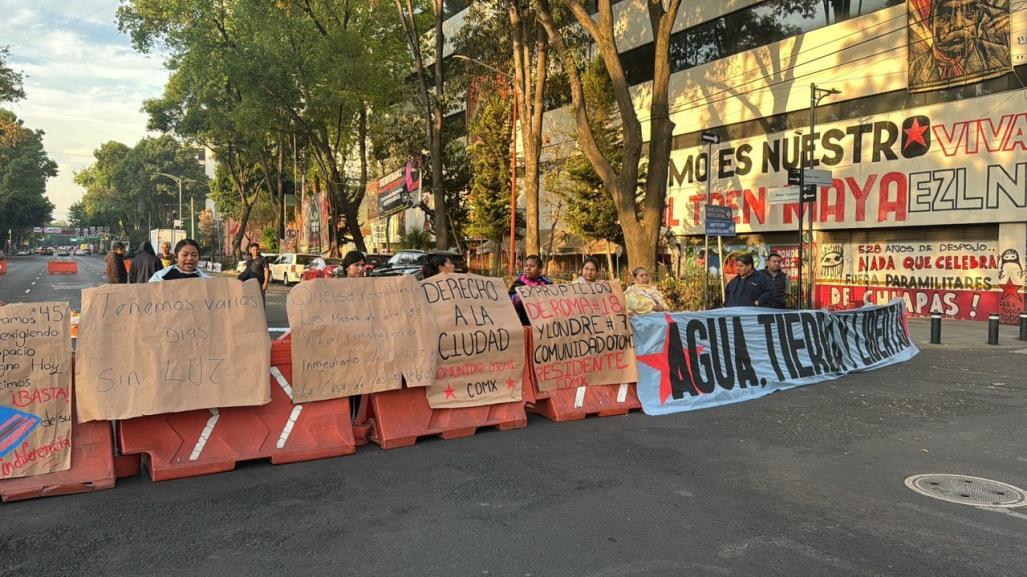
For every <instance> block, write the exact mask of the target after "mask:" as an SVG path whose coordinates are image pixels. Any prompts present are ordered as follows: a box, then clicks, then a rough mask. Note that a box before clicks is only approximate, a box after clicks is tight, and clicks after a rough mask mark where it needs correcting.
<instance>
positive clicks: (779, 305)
mask: <svg viewBox="0 0 1027 577" xmlns="http://www.w3.org/2000/svg"><path fill="white" fill-rule="evenodd" d="M760 274H762V275H763V277H764V278H766V279H767V285H768V286H769V287H770V293H771V295H770V300H769V301H767V303H766V305H765V306H768V307H772V308H775V309H783V308H785V295H787V294H788V275H787V274H786V273H785V271H783V270H781V255H779V254H777V253H776V252H772V253H770V256H768V257H767V268H765V269H763V270H762V271H760Z"/></svg>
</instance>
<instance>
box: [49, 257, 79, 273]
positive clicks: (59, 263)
mask: <svg viewBox="0 0 1027 577" xmlns="http://www.w3.org/2000/svg"><path fill="white" fill-rule="evenodd" d="M46 272H47V274H78V263H77V262H75V261H73V260H51V261H48V262H47V263H46Z"/></svg>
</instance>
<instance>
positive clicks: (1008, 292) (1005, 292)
mask: <svg viewBox="0 0 1027 577" xmlns="http://www.w3.org/2000/svg"><path fill="white" fill-rule="evenodd" d="M999 286H1000V287H1002V298H1006V296H1012V297H1014V298H1015V297H1018V296H1020V285H1018V284H1013V279H1011V278H1007V279H1006V283H1005V284H1001V285H999Z"/></svg>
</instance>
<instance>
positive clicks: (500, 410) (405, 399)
mask: <svg viewBox="0 0 1027 577" xmlns="http://www.w3.org/2000/svg"><path fill="white" fill-rule="evenodd" d="M367 401H368V402H367V403H366V405H367V407H368V409H367V417H366V422H367V423H368V424H369V425H370V427H371V428H370V431H369V432H368V435H369V438H370V439H371V440H372V441H374V442H375V443H378V445H379V446H380V447H381V448H383V449H398V448H399V447H409V446H410V445H413V444H414V443H415V442H417V438H418V437H426V436H431V435H438V436H440V437H442V438H443V439H457V438H460V437H469V436H471V435H473V434H474V433H475V432H476V431H477V430H478V428H480V427H496V428H497V429H499V430H501V431H505V430H508V429H520V428H523V427H526V426H527V425H528V416H527V415H526V414H525V413H524V401H517V402H513V403H502V404H498V405H488V406H484V407H464V408H459V409H432V408H431V407H430V406H429V405H428V397H427V396H426V395H425V390H424V389H422V388H412V389H407V388H403V389H396V390H394V391H385V392H383V393H373V394H371V395H369V397H368V399H367ZM358 422H361V421H360V418H359V416H358Z"/></svg>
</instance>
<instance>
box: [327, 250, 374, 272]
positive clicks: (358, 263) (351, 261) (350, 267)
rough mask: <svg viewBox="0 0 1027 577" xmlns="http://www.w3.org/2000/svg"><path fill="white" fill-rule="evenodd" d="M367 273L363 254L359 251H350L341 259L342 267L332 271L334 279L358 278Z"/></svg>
mask: <svg viewBox="0 0 1027 577" xmlns="http://www.w3.org/2000/svg"><path fill="white" fill-rule="evenodd" d="M365 272H367V268H366V265H365V264H364V253H362V252H360V251H359V250H351V251H349V252H347V253H346V256H344V257H342V266H340V267H339V268H337V269H335V270H333V271H332V276H334V277H336V278H360V277H362V276H364V273H365Z"/></svg>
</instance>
